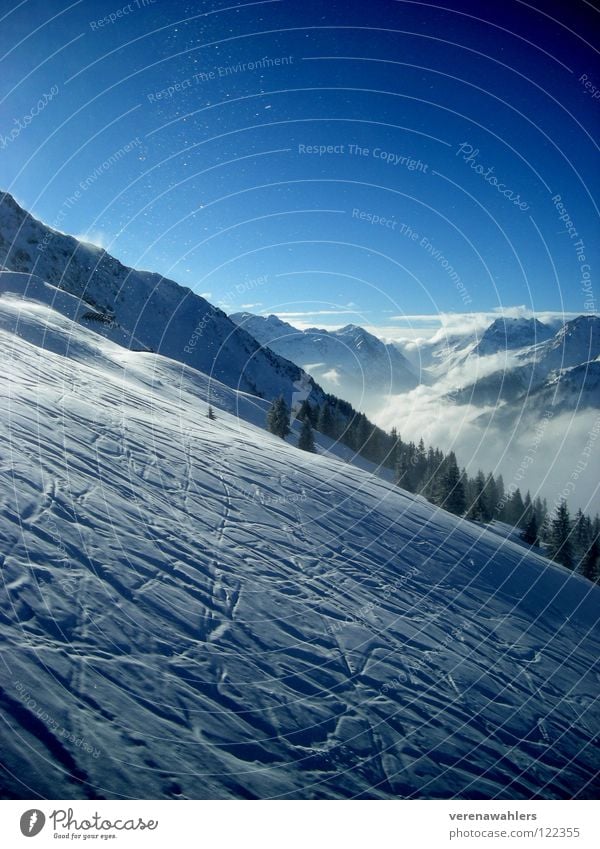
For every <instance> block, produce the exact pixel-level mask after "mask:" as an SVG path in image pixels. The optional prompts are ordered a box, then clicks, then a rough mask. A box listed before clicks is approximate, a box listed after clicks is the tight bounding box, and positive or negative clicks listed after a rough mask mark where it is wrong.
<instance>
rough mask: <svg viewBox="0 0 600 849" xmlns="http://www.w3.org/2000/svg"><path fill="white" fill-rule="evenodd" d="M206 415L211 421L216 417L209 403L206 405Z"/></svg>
mask: <svg viewBox="0 0 600 849" xmlns="http://www.w3.org/2000/svg"><path fill="white" fill-rule="evenodd" d="M206 417H207V418H209V419H211V420H213V421H214V419H216V418H217V417H216V416H215V411H214V410H213V408H212V407H211V406H210V405H209V407H208V412H207V413H206Z"/></svg>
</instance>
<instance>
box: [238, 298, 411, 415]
mask: <svg viewBox="0 0 600 849" xmlns="http://www.w3.org/2000/svg"><path fill="white" fill-rule="evenodd" d="M229 317H230V318H231V320H232V321H234V322H235V323H236V324H237V325H238V326H239V327H242V328H243V329H244V330H247V331H248V333H250V334H251V335H252V336H253V337H254V338H255V339H257V340H258V342H260V343H261V345H266V346H268V347H269V348H270V349H271V350H272V351H275V352H276V353H277V354H279V355H280V356H282V357H285V358H286V359H288V360H291V361H292V362H293V363H296V364H297V365H299V366H301V368H303V369H304V370H305V371H307V372H308V373H309V374H310V375H312V377H313V378H314V379H315V380H317V381H318V382H319V383H320V384H321V386H323V387H324V388H325V389H327V391H329V392H332V393H333V394H336V395H342V396H343V397H344V398H346V399H347V400H348V401H350V402H351V403H353V404H354V405H355V406H358V407H360V408H362V407H363V406H364V404H365V401H368V400H369V399H370V398H371V397H372V396H373V395H375V396H382V395H383V396H385V395H398V394H400V393H402V392H407V391H408V390H409V389H414V388H415V386H417V385H418V383H419V380H418V378H417V376H416V374H415V373H414V371H413V369H412V367H411V365H410V363H409V362H408V360H407V358H406V357H405V356H404V354H402V353H401V351H400V350H399V349H398V348H397V347H396V346H395V345H392V344H386V343H385V342H382V341H381V339H378V338H377V337H376V336H373V334H372V333H368V332H367V331H366V330H365V329H364V328H363V327H358V326H357V325H355V324H348V325H346V326H345V327H342V328H340V329H339V330H325V329H322V328H316V327H311V328H309V329H308V330H298V329H297V328H295V327H292V325H291V324H287V323H286V322H285V321H282V320H281V319H280V318H278V317H277V316H275V315H269V316H259V315H253V314H252V313H248V312H239V313H234V314H233V315H230V316H229Z"/></svg>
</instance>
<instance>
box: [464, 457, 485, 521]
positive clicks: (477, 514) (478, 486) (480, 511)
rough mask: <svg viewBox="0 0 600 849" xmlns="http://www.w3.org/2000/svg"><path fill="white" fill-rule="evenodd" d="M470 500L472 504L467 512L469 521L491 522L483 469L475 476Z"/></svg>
mask: <svg viewBox="0 0 600 849" xmlns="http://www.w3.org/2000/svg"><path fill="white" fill-rule="evenodd" d="M469 498H470V501H471V503H470V506H469V509H468V511H467V519H471V520H472V521H474V522H487V521H489V510H488V505H487V499H486V493H485V476H484V474H483V472H482V471H481V469H480V470H479V471H478V472H477V475H476V476H475V480H474V481H473V486H472V489H471V492H470V494H469Z"/></svg>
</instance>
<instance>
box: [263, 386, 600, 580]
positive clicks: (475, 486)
mask: <svg viewBox="0 0 600 849" xmlns="http://www.w3.org/2000/svg"><path fill="white" fill-rule="evenodd" d="M297 418H298V419H299V420H300V421H301V422H302V427H301V431H300V437H299V441H298V447H299V448H302V449H303V450H305V451H313V452H314V451H315V444H314V437H313V428H314V429H316V430H318V431H319V433H322V434H324V435H325V436H328V437H330V438H331V439H333V440H336V441H339V442H341V443H342V444H344V445H346V446H348V448H350V449H351V450H352V451H354V452H356V453H357V454H360V455H361V456H362V457H364V458H365V459H367V460H370V461H371V462H373V463H375V464H376V465H378V466H383V467H386V468H389V469H391V470H393V472H394V480H395V481H396V483H397V484H398V485H399V486H401V487H402V488H403V489H406V490H408V491H409V492H413V493H416V494H420V495H422V496H424V497H425V498H426V499H427V500H428V501H430V502H431V503H432V504H437V505H438V506H440V507H443V508H444V509H445V510H449V511H450V512H451V513H455V514H456V515H457V516H464V517H465V518H467V519H470V520H472V521H476V522H484V523H485V522H491V521H492V520H494V519H496V520H499V521H502V522H506V523H507V524H509V525H512V526H514V527H516V528H519V529H520V531H521V536H522V539H523V540H524V542H526V543H527V544H528V545H535V546H543V547H544V549H545V554H546V555H547V556H548V557H550V558H552V559H553V560H555V561H556V562H558V563H562V564H563V565H564V566H566V567H567V568H569V569H574V570H576V571H578V572H580V573H581V574H583V575H585V576H586V577H587V578H589V579H590V580H592V581H597V582H600V519H599V517H598V516H596V518H595V519H594V520H592V519H591V518H590V517H589V516H585V515H584V514H583V513H582V511H581V510H578V512H577V515H576V516H575V518H574V519H571V516H570V514H569V509H568V506H567V504H566V503H565V502H562V503H561V504H560V505H559V507H558V508H557V510H556V512H555V513H554V515H552V516H551V515H550V514H549V511H548V505H547V503H546V500H545V499H541V498H540V497H539V496H537V497H536V498H535V499H532V498H531V496H530V494H529V492H527V493H526V495H525V497H523V495H522V493H521V491H520V489H518V488H513V487H511V488H510V489H509V490H505V486H504V481H503V479H502V475H498V476H496V477H494V475H492V474H487V475H486V474H484V472H482V471H478V472H477V473H476V474H475V475H473V476H470V475H468V474H467V472H466V470H465V469H464V468H463V469H460V468H459V466H458V463H457V460H456V455H455V453H454V451H450V452H448V453H447V454H444V453H443V452H442V451H441V450H440V449H439V448H433V447H429V448H426V446H425V443H424V442H423V440H422V439H421V440H420V441H419V443H418V444H417V445H415V443H414V442H404V441H403V440H402V439H401V438H400V436H399V434H398V432H397V431H396V430H395V429H392V431H391V432H390V433H386V432H385V431H384V430H382V429H381V428H378V427H377V426H376V425H374V424H373V423H372V422H370V421H369V419H368V418H367V417H366V416H365V415H364V413H359V412H357V411H356V410H354V408H353V407H352V405H351V404H349V403H348V402H347V401H342V400H340V399H338V398H336V397H335V396H333V395H327V396H326V397H325V402H324V403H323V404H321V405H320V406H317V405H313V404H310V403H309V402H308V401H304V402H303V404H302V407H301V409H300V410H299V412H298V415H297ZM267 426H268V428H269V430H270V431H271V433H275V434H277V435H278V436H281V437H282V439H285V437H286V436H287V435H288V434H289V433H290V432H291V428H290V410H289V407H288V406H287V404H286V403H285V401H284V399H283V398H282V397H280V398H278V399H277V400H276V401H274V402H273V404H272V406H271V409H270V410H269V412H268V415H267Z"/></svg>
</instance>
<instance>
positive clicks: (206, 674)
mask: <svg viewBox="0 0 600 849" xmlns="http://www.w3.org/2000/svg"><path fill="white" fill-rule="evenodd" d="M0 317H1V324H0V328H1V329H0V345H1V348H0V350H1V351H2V358H3V364H4V365H3V369H2V372H3V377H2V381H1V384H2V404H3V409H2V417H1V421H0V428H1V433H2V451H1V454H0V499H1V500H0V535H1V537H2V554H3V559H2V563H1V565H2V576H3V599H2V604H1V605H0V634H1V636H2V645H3V651H2V657H3V661H2V663H1V664H0V686H1V688H2V693H1V697H0V706H1V709H2V713H1V715H2V718H3V722H2V724H1V725H0V729H1V731H0V734H1V738H0V740H1V745H2V750H3V753H4V756H3V771H2V772H0V785H1V788H2V791H3V793H4V795H5V796H8V797H11V796H15V797H21V798H22V797H32V798H39V797H41V798H44V797H47V798H102V797H108V798H130V797H131V798H164V797H167V798H230V797H236V798H240V797H241V798H257V797H260V798H266V797H268V798H307V797H308V798H312V797H315V798H354V797H359V798H390V797H406V798H451V797H455V798H503V799H509V798H532V797H542V798H565V797H573V796H575V797H578V798H589V797H592V796H594V794H595V793H597V791H598V781H597V776H598V770H599V767H600V759H599V757H598V718H599V712H598V703H597V692H598V680H599V679H598V628H597V626H598V598H599V591H598V589H597V588H595V587H593V586H592V585H591V584H589V583H588V582H586V581H584V580H583V579H581V578H579V577H577V576H573V575H570V574H568V573H567V572H566V571H565V570H563V569H562V568H561V567H558V566H555V565H552V564H550V563H548V562H547V561H545V560H544V559H543V558H540V557H538V556H537V555H535V554H531V553H529V552H527V551H526V550H525V549H524V548H522V547H520V546H519V545H517V544H515V543H514V542H512V541H510V540H507V539H504V538H503V537H502V536H501V535H498V534H494V533H491V532H489V531H487V530H485V529H482V528H480V527H478V526H476V525H474V524H471V523H469V522H464V521H462V522H461V521H459V520H457V519H456V518H455V517H452V516H450V515H448V514H446V513H444V512H443V511H440V510H437V509H436V508H434V507H432V506H431V505H428V504H426V503H425V502H424V501H423V500H420V499H415V498H413V497H410V496H408V495H407V494H405V493H403V492H402V491H400V490H398V489H397V488H395V487H393V486H391V485H390V484H389V483H387V482H386V481H385V480H382V479H381V478H378V477H376V476H374V475H373V474H369V473H368V472H366V471H363V470H361V469H359V468H356V467H355V466H353V465H350V464H347V463H343V462H340V460H339V459H336V457H335V456H334V455H333V454H332V455H330V456H327V455H326V448H328V447H330V442H329V441H328V440H326V439H322V440H320V442H319V452H320V453H319V455H315V456H313V455H307V454H305V453H304V452H300V451H298V450H297V449H296V448H295V447H294V443H295V441H296V439H297V427H296V426H295V430H294V433H293V434H292V436H291V437H289V439H288V442H289V443H291V444H286V443H284V442H283V441H281V440H278V439H276V438H275V437H273V436H271V435H269V434H267V433H266V432H265V431H264V429H263V428H262V425H263V423H264V416H265V404H264V402H261V401H259V400H258V399H256V398H251V397H250V396H246V395H243V394H237V393H236V392H235V391H234V390H232V389H229V388H227V387H226V386H224V385H221V384H215V383H214V381H213V382H211V381H209V379H208V378H207V377H206V376H204V375H202V374H201V373H199V372H195V371H193V370H191V369H186V368H185V367H182V366H181V364H180V363H175V362H174V361H171V360H167V359H162V358H160V357H157V356H155V355H153V354H149V353H139V352H138V353H135V352H131V351H126V350H125V349H122V348H119V347H118V346H117V345H115V344H113V343H112V342H110V341H109V340H106V339H103V338H100V337H98V336H96V335H95V334H94V333H93V332H91V331H89V330H87V329H85V328H82V327H80V326H78V325H76V324H74V323H73V322H72V321H71V320H70V318H69V316H67V315H63V314H61V313H59V312H56V311H55V310H50V309H49V308H48V307H46V306H45V305H44V304H43V302H42V301H39V300H38V301H34V302H27V301H23V300H22V299H20V298H16V297H14V296H10V295H6V294H4V295H2V297H0ZM15 330H16V331H17V333H19V332H21V336H15V335H14V333H15ZM208 400H210V403H211V404H212V405H213V407H214V408H215V411H216V414H217V419H216V420H215V421H210V420H209V419H208V418H207V417H206V410H207V402H208ZM236 412H237V413H238V414H239V416H236V415H235V413H236ZM257 425H258V427H257ZM339 453H340V454H341V455H342V456H345V455H344V450H343V449H340V450H339ZM257 488H258V490H259V497H257V496H256V495H255V491H256V489H257ZM32 701H33V702H34V704H33V705H32Z"/></svg>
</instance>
